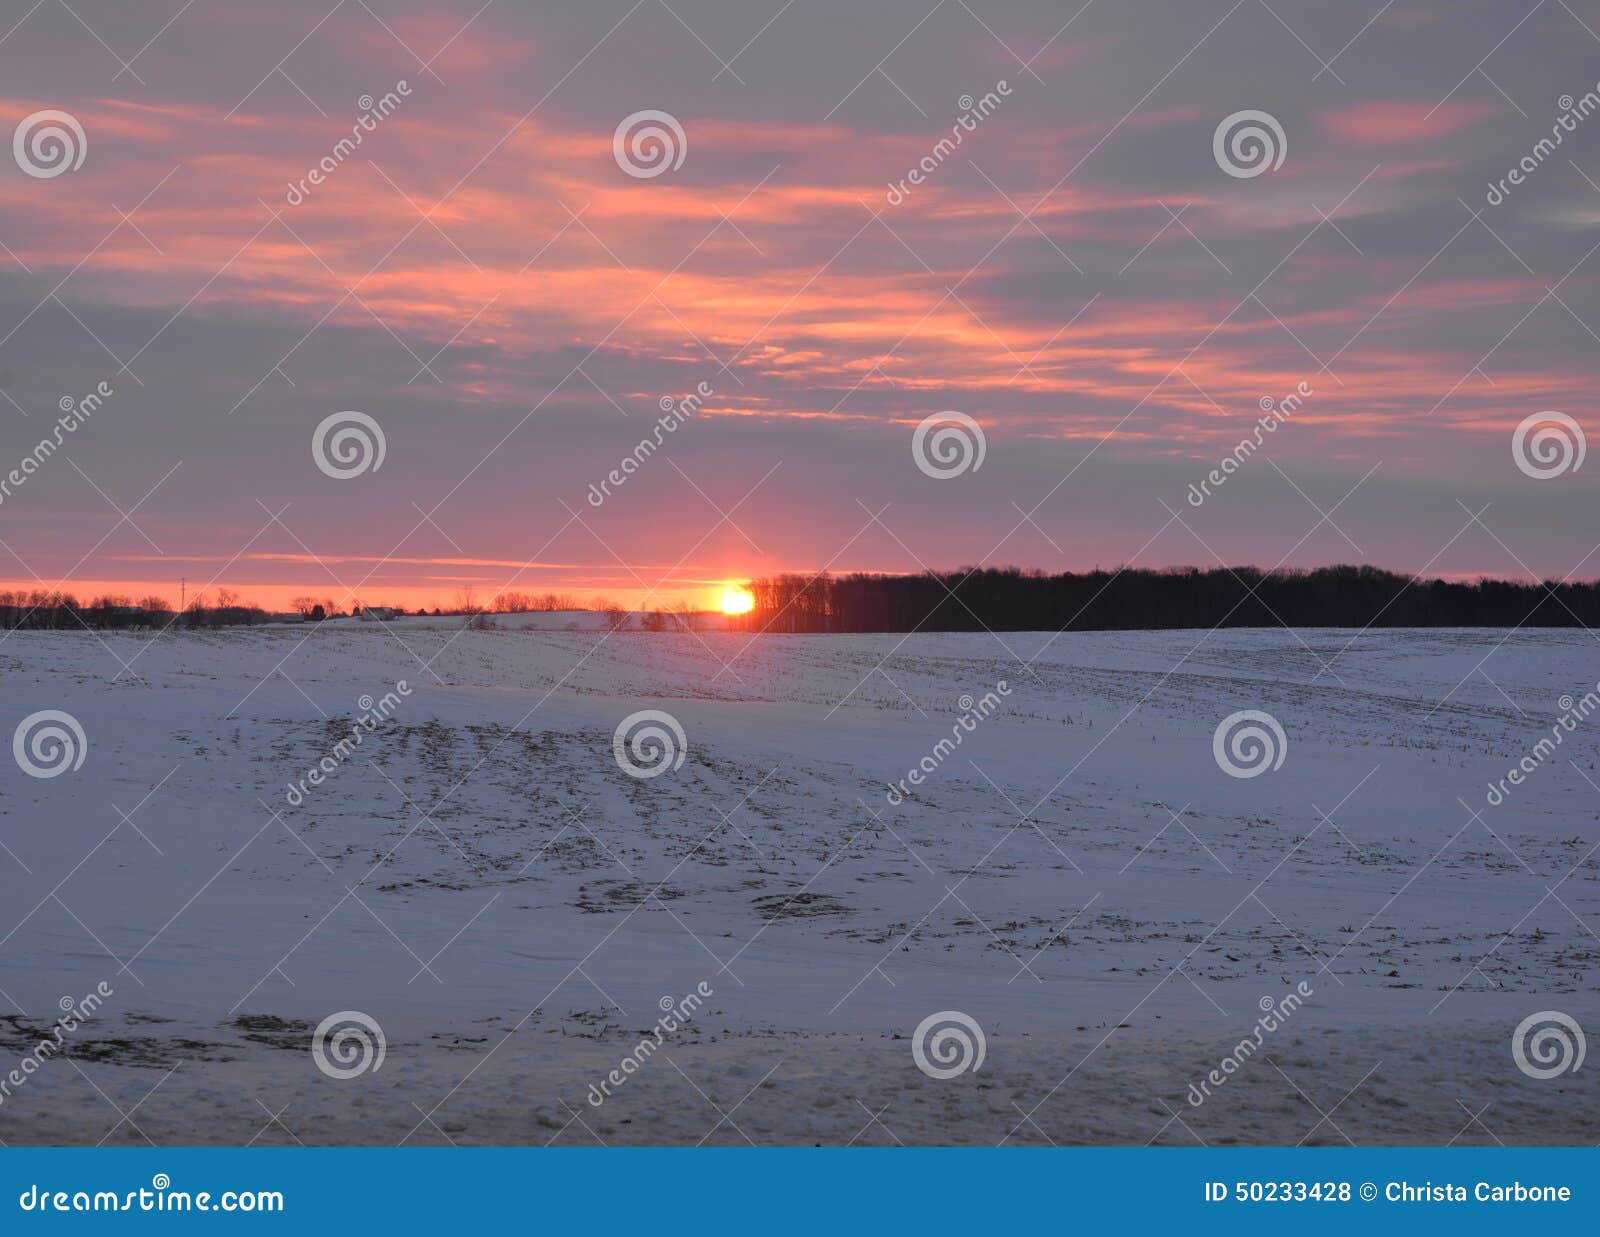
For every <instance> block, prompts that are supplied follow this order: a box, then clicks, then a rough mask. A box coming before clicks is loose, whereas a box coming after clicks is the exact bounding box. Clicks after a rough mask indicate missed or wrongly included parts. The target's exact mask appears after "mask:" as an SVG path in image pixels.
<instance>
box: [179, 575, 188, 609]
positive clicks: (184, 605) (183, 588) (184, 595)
mask: <svg viewBox="0 0 1600 1237" xmlns="http://www.w3.org/2000/svg"><path fill="white" fill-rule="evenodd" d="M188 608H189V577H188V576H179V577H178V613H179V614H182V613H183V612H184V611H185V610H187V609H188Z"/></svg>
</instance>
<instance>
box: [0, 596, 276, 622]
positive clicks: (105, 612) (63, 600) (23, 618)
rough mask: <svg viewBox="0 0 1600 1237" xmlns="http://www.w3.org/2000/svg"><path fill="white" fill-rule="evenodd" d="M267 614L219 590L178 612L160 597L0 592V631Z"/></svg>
mask: <svg viewBox="0 0 1600 1237" xmlns="http://www.w3.org/2000/svg"><path fill="white" fill-rule="evenodd" d="M270 617H271V616H270V615H269V614H268V613H267V612H266V611H265V610H262V609H261V608H260V607H258V606H255V605H251V604H250V603H248V602H241V601H240V600H239V599H238V598H237V596H235V595H234V594H232V593H230V592H228V590H227V589H222V590H220V591H219V593H218V595H217V604H215V605H207V604H206V603H205V602H204V601H203V600H196V601H193V602H191V603H190V604H189V607H188V608H187V609H186V610H184V612H183V613H182V614H178V613H176V612H175V611H174V610H173V609H172V607H171V606H170V605H169V603H168V602H167V601H166V600H165V599H164V598H161V597H144V598H141V599H140V600H138V601H134V600H132V599H131V598H128V597H96V598H95V599H94V600H93V601H88V602H80V601H79V600H78V599H77V598H76V597H74V596H73V595H72V594H71V593H62V592H57V591H54V590H46V589H34V590H32V591H22V590H18V591H15V592H5V591H0V630H9V631H14V630H18V629H22V630H36V631H46V630H56V629H61V630H67V631H81V630H83V629H84V628H89V629H91V630H111V629H116V628H136V627H154V628H167V627H172V626H180V627H231V626H236V625H239V624H253V623H262V622H265V621H266V620H267V619H268V618H270Z"/></svg>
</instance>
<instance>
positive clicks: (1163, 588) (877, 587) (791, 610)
mask: <svg viewBox="0 0 1600 1237" xmlns="http://www.w3.org/2000/svg"><path fill="white" fill-rule="evenodd" d="M748 588H749V590H750V593H751V594H752V596H754V598H755V608H754V609H753V610H751V612H750V613H749V614H746V615H744V616H742V617H741V618H740V619H739V620H737V625H738V626H739V627H741V628H743V629H744V630H748V631H774V632H907V631H982V630H984V629H985V628H987V629H989V630H991V631H1062V630H1071V631H1104V630H1146V629H1164V628H1212V627H1276V626H1278V625H1279V623H1280V622H1281V623H1285V624H1287V625H1288V626H1290V627H1366V626H1381V627H1516V626H1527V627H1580V626H1582V627H1600V582H1597V581H1590V582H1587V583H1564V582H1560V581H1550V582H1546V583H1542V584H1535V583H1531V582H1529V583H1523V582H1519V581H1512V580H1487V579H1485V580H1475V581H1470V582H1457V581H1451V580H1439V579H1423V578H1421V577H1418V576H1409V575H1400V574H1397V573H1395V572H1392V571H1384V570H1382V569H1380V568H1376V567H1367V566H1336V567H1318V568H1314V569H1309V570H1307V569H1283V570H1277V571H1262V570H1260V569H1258V568H1254V567H1237V568H1222V567H1219V568H1207V569H1202V568H1197V567H1181V568H1170V569H1164V570H1145V569H1137V570H1136V569H1132V568H1128V569H1123V570H1121V571H1103V570H1095V571H1087V572H1064V573H1062V574H1059V575H1051V574H1048V573H1045V572H1042V571H1025V570H1023V569H1021V568H1017V567H1004V568H981V569H980V568H972V569H965V570H957V571H948V572H938V573H934V572H928V573H925V574H922V575H871V574H867V573H861V572H857V573H851V574H846V575H839V576H833V575H829V574H826V573H823V574H821V575H814V576H806V575H793V574H786V575H777V576H771V577H767V578H764V579H758V580H752V581H751V582H750V584H749V585H748Z"/></svg>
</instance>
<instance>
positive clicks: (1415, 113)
mask: <svg viewBox="0 0 1600 1237" xmlns="http://www.w3.org/2000/svg"><path fill="white" fill-rule="evenodd" d="M1499 113H1500V109H1499V108H1497V107H1494V106H1492V105H1490V104H1485V103H1445V104H1441V105H1439V106H1437V107H1433V108H1430V107H1428V106H1427V105H1426V104H1424V103H1419V102H1413V101H1411V100H1409V99H1376V100H1373V101H1372V102H1370V103H1358V104H1356V105H1355V106H1354V107H1346V108H1341V109H1339V110H1338V111H1333V112H1323V113H1322V115H1321V116H1320V117H1319V118H1318V120H1319V122H1320V123H1321V125H1322V127H1323V128H1324V129H1326V130H1327V131H1328V132H1329V133H1331V134H1332V135H1333V136H1335V137H1337V138H1341V139H1343V140H1344V141H1347V142H1351V143H1354V144H1356V145H1361V146H1397V145H1402V144H1404V143H1407V142H1417V141H1421V140H1423V139H1424V138H1430V137H1445V136H1447V135H1449V134H1451V133H1455V132H1457V131H1458V130H1460V129H1465V128H1467V127H1468V126H1469V125H1474V124H1477V123H1478V121H1480V120H1483V119H1485V118H1486V117H1489V116H1496V115H1499Z"/></svg>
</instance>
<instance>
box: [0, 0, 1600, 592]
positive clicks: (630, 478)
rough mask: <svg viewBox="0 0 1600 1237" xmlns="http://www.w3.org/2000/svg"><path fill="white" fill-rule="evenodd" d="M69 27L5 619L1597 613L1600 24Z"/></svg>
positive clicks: (28, 325) (1421, 20)
mask: <svg viewBox="0 0 1600 1237" xmlns="http://www.w3.org/2000/svg"><path fill="white" fill-rule="evenodd" d="M29 2H31V0H23V4H18V5H14V6H11V8H10V9H8V11H7V16H6V17H5V18H4V19H3V20H0V120H3V122H4V123H3V125H0V139H3V138H4V136H5V135H6V134H12V135H13V138H14V140H13V143H12V145H11V147H10V150H9V152H7V151H6V150H4V149H3V148H0V394H3V395H4V397H5V399H4V400H3V401H0V588H5V587H12V588H16V587H27V588H32V587H52V588H53V587H57V586H63V587H68V588H71V589H73V590H74V591H76V592H78V593H79V594H80V595H87V594H93V593H96V592H104V591H114V592H120V593H128V594H132V595H143V594H146V593H150V592H154V593H157V594H158V595H163V596H166V597H168V598H170V599H171V600H174V601H175V600H176V599H177V598H178V596H179V593H180V588H181V589H182V590H184V592H185V593H186V595H187V596H188V597H190V598H193V597H194V596H195V595H196V594H197V593H200V594H205V595H208V596H214V595H215V593H216V591H217V590H218V589H219V588H223V587H226V588H229V589H232V590H233V591H235V592H238V593H240V594H243V595H244V596H245V597H247V598H252V599H256V600H258V601H260V602H262V603H263V604H268V605H273V606H277V605H282V604H284V603H285V602H286V601H287V599H288V598H289V597H291V596H294V595H298V594H308V593H309V594H314V595H317V596H325V597H329V598H333V599H335V600H336V601H338V602H339V603H340V604H341V605H348V604H349V603H350V601H351V600H355V599H359V600H361V601H363V602H367V603H371V604H381V603H390V604H401V605H406V606H416V605H419V604H426V605H438V604H445V605H448V604H450V602H451V601H452V599H454V598H456V597H457V595H458V593H459V592H460V591H461V590H462V589H466V588H470V589H472V590H473V591H474V594H475V596H476V597H477V598H478V599H479V600H485V599H487V598H489V597H492V596H493V595H494V594H496V593H497V592H500V591H502V590H505V589H511V590H515V591H520V592H532V593H542V592H548V591H560V592H568V593H572V594H575V595H577V596H579V597H582V598H585V599H587V598H594V597H599V596H604V597H608V598H613V599H616V600H618V601H620V602H622V603H623V604H627V605H646V606H648V605H664V604H668V603H672V602H676V601H679V600H683V601H688V602H689V603H690V604H696V605H698V604H706V603H707V602H708V601H710V600H714V598H715V596H716V595H717V594H718V593H719V592H720V591H721V589H722V587H723V586H724V585H725V584H726V582H728V581H730V580H742V579H746V578H749V577H753V576H757V575H764V574H768V573H771V572H775V571H814V570H818V569H821V568H828V569H830V570H833V571H850V570H864V571H920V570H923V569H927V568H934V569H949V568H955V567H961V566H970V565H973V564H980V563H981V564H986V565H1004V564H1019V565H1023V566H1027V567H1034V568H1042V569H1046V570H1082V569H1086V568H1091V567H1096V566H1102V567H1115V566H1119V565H1125V564H1132V565H1137V566H1143V567H1161V566H1172V565H1180V564H1194V565H1199V566H1204V567H1210V566H1216V565H1224V564H1225V565H1241V564H1253V565H1257V566H1261V567H1273V566H1278V565H1284V566H1315V565H1318V564H1326V563H1334V562H1364V563H1371V564H1374V565H1377V566H1381V567H1385V568H1389V569H1393V570H1400V571H1415V572H1421V573H1425V574H1429V575H1443V576H1449V577H1471V576H1474V575H1478V574H1488V575H1495V576H1505V577H1522V578H1526V577H1529V576H1535V577H1538V578H1562V577H1570V578H1573V579H1592V578H1595V577H1597V576H1600V553H1597V549H1600V547H1597V546H1596V544H1595V543H1596V541H1597V540H1600V531H1597V527H1596V526H1597V523H1600V522H1597V521H1596V520H1595V518H1594V515H1593V513H1594V511H1595V503H1594V499H1595V495H1596V490H1595V480H1596V476H1597V474H1600V461H1597V462H1594V463H1590V464H1589V465H1588V466H1587V467H1585V466H1584V463H1583V459H1582V456H1583V453H1584V449H1585V448H1586V444H1585V442H1584V439H1583V432H1584V430H1585V428H1592V427H1593V425H1594V412H1593V407H1594V378H1595V373H1596V365H1595V358H1596V356H1597V352H1596V347H1597V345H1600V335H1597V334H1596V331H1597V330H1600V256H1596V255H1595V250H1596V247H1600V114H1594V115H1589V114H1583V113H1584V105H1583V100H1584V97H1585V95H1586V94H1591V92H1596V91H1597V82H1600V33H1597V31H1600V12H1597V11H1596V10H1595V9H1594V8H1593V6H1590V5H1577V4H1573V3H1571V0H1500V2H1497V3H1489V2H1475V0H1465V2H1449V3H1446V2H1443V0H1393V2H1392V3H1387V4H1386V3H1384V2H1383V0H1359V2H1357V3H1350V4H1339V5H1329V4H1326V3H1315V2H1313V0H1272V3H1271V4H1270V5H1269V4H1267V3H1263V2H1262V0H1239V2H1237V3H1236V2H1235V0H1118V2H1116V3H1112V2H1111V0H1089V3H1087V4H1083V3H1082V0H1069V3H1067V4H1066V5H1061V4H1051V3H1043V2H1035V0H942V2H941V0H883V2H881V3H873V4H871V5H863V4H860V3H844V2H842V0H841V2H835V0H791V2H787V3H786V2H785V0H739V2H737V3H735V2H733V0H671V3H670V4H668V3H664V2H663V0H637V2H635V0H591V2H590V3H587V4H584V5H581V6H579V5H565V4H516V3H510V2H509V0H490V2H489V3H487V4H486V3H484V0H463V2H461V3H454V2H451V0H444V2H440V0H433V2H431V3H427V4H422V3H410V2H395V0H341V2H338V3H335V0H314V2H311V3H302V2H301V0H278V2H276V3H274V4H271V5H238V4H224V3H220V2H219V0H193V2H192V3H188V4H185V3H183V0H148V2H147V0H106V2H104V3H96V2H92V0H81V2H80V0H74V2H73V3H72V4H71V6H70V7H69V6H68V5H67V4H65V3H63V2H62V0H39V2H38V3H34V4H33V5H32V7H31V8H26V7H25V5H26V4H27V3H29ZM13 12H14V13H15V16H12V15H11V14H12V13H13ZM13 23H14V24H13ZM1591 101H1600V100H1596V99H1595V97H1594V95H1592V94H1591ZM41 113H44V114H45V115H43V116H41V115H40V114H41ZM50 113H64V114H65V115H66V117H67V118H68V120H70V122H71V123H70V124H68V123H67V122H66V121H63V120H61V119H60V118H59V117H52V116H51V115H50ZM641 114H643V115H642V116H641ZM1241 114H1243V115H1241ZM1564 116H1565V117H1566V118H1567V124H1566V125H1565V126H1564V125H1563V124H1562V123H1561V121H1562V118H1563V117H1564ZM1263 117H1264V119H1263ZM52 128H53V129H54V130H55V133H56V135H57V136H60V137H63V138H64V142H62V141H57V142H55V143H54V144H53V145H52V143H51V141H50V140H48V139H49V138H50V134H49V132H48V130H51V129H52ZM652 130H653V131H654V137H652V133H651V131H652ZM1241 130H1243V131H1245V132H1244V136H1243V137H1242V139H1241V142H1240V144H1238V145H1235V144H1234V143H1233V142H1232V141H1231V140H1230V139H1231V137H1232V136H1233V135H1235V134H1236V133H1239V132H1240V131H1241ZM1251 130H1253V131H1254V134H1255V136H1256V137H1258V138H1260V139H1261V141H1260V142H1256V143H1252V140H1251V135H1250V131H1251ZM41 131H45V132H43V134H42V136H40V135H41ZM1556 133H1559V134H1560V136H1561V141H1560V143H1559V144H1556V143H1555V142H1554V139H1553V134H1556ZM357 134H359V136H360V141H359V143H357V142H355V140H354V138H355V135H357ZM634 135H642V136H640V140H639V141H638V142H637V143H634V142H633V141H631V140H630V138H631V137H632V136H634ZM956 135H959V138H960V140H959V141H956ZM35 136H40V142H39V143H35V142H34V141H33V140H32V139H33V138H34V137H35ZM657 139H659V140H657ZM1541 139H1550V140H1549V141H1546V142H1545V145H1544V147H1543V148H1541V147H1540V146H1539V143H1540V142H1541ZM341 143H342V144H341ZM1263 152H1264V157H1262V156H1263ZM7 153H9V155H10V157H9V158H7V157H5V156H6V154H7ZM1514 169H1515V178H1516V180H1518V181H1520V182H1521V183H1511V182H1510V181H1507V180H1506V178H1507V176H1508V174H1509V173H1511V172H1512V171H1513V170H1514ZM913 173H915V175H913ZM1502 182H1505V183H1504V184H1502ZM102 392H108V393H106V394H100V393H102ZM91 395H93V396H95V397H96V398H95V400H91V401H90V402H89V405H88V407H89V413H88V415H85V416H82V417H79V418H78V423H77V424H75V425H74V426H73V427H72V428H70V429H60V428H59V418H61V417H62V416H63V415H64V413H63V411H62V410H63V409H66V408H69V407H70V408H81V407H83V406H84V404H83V401H84V400H85V399H86V397H89V396H91ZM1291 395H1294V396H1295V399H1294V400H1292V401H1290V403H1289V404H1288V405H1287V406H1283V405H1282V401H1284V400H1285V398H1286V397H1288V396H1291ZM690 396H693V398H692V399H689V400H688V402H687V404H686V403H685V402H684V401H685V400H686V398H687V397H690ZM96 401H98V406H96ZM664 401H673V402H672V403H671V404H668V403H666V402H664ZM1268 401H1271V403H1270V404H1269V403H1268ZM1269 406H1270V407H1273V408H1275V409H1278V410H1279V411H1281V412H1282V414H1283V415H1281V416H1277V415H1276V413H1274V417H1275V418H1276V419H1271V421H1270V424H1271V428H1261V418H1263V416H1264V415H1266V414H1265V413H1264V411H1263V410H1264V409H1266V408H1268V407H1269ZM669 407H670V408H671V409H672V411H670V412H668V411H664V409H667V408H669ZM1552 413H1558V414H1560V416H1559V417H1557V418H1556V419H1555V420H1554V421H1552V420H1551V417H1550V414H1552ZM352 414H359V416H353V415H352ZM952 414H957V415H952ZM663 418H666V424H665V425H664V424H663ZM1530 419H1532V420H1530ZM1552 426H1553V428H1552ZM1519 427H1522V429H1521V433H1520V434H1519ZM346 431H348V432H346ZM43 439H49V440H50V443H51V446H52V449H51V450H48V451H46V452H45V453H44V454H43V455H42V456H41V455H40V453H39V451H38V446H39V443H40V442H41V440H43ZM57 439H59V440H60V444H59V445H56V440H57ZM1246 439H1247V440H1249V442H1250V447H1249V449H1248V450H1245V451H1242V452H1240V451H1238V450H1237V449H1238V448H1239V444H1240V442H1241V440H1246ZM641 441H644V442H647V443H648V449H644V450H641V449H640V445H639V444H640V443H641ZM1225 457H1228V458H1229V459H1230V463H1229V465H1228V471H1226V472H1218V474H1217V475H1218V476H1220V477H1221V478H1222V480H1221V483H1220V484H1209V485H1208V484H1207V481H1208V474H1211V473H1212V472H1213V471H1214V470H1218V469H1219V468H1220V466H1221V461H1222V460H1223V459H1224V458H1225ZM624 460H627V461H628V463H627V464H626V465H624V464H623V461H624ZM25 464H26V467H24V465H25ZM624 468H626V471H623V470H624ZM613 472H615V473H616V475H617V476H618V477H620V478H621V482H620V484H619V483H614V482H609V481H608V478H609V477H610V475H611V474H612V473H613ZM8 474H11V476H10V478H9V484H7V481H8ZM17 478H20V481H18V480H17ZM1191 487H1193V488H1191Z"/></svg>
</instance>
